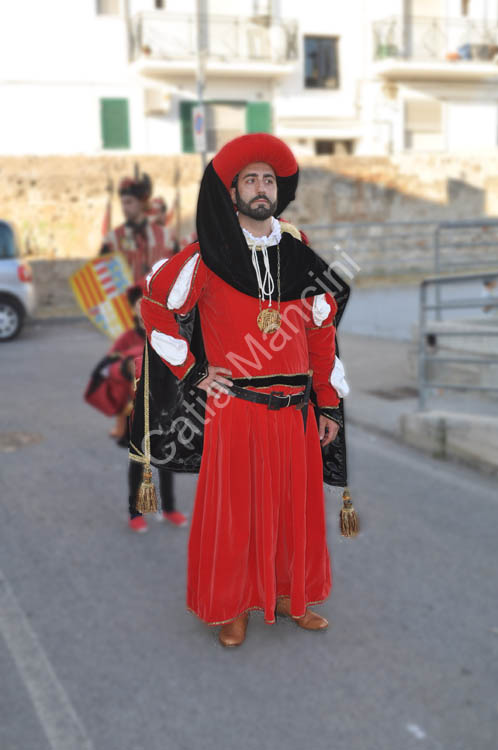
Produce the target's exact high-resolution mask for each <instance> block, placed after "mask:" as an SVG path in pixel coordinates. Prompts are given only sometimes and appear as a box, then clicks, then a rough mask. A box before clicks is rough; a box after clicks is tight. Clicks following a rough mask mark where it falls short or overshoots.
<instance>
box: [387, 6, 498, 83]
mask: <svg viewBox="0 0 498 750" xmlns="http://www.w3.org/2000/svg"><path fill="white" fill-rule="evenodd" d="M373 35H374V60H375V71H376V73H377V74H378V75H380V76H381V77H383V78H386V79H389V80H392V81H403V80H414V79H417V80H444V81H452V80H453V81H460V82H462V81H479V80H489V79H494V78H497V77H498V24H497V23H496V22H495V23H493V22H489V21H476V20H473V19H469V18H464V19H448V18H407V19H405V20H402V19H400V18H390V19H387V20H383V21H378V22H376V23H374V25H373Z"/></svg>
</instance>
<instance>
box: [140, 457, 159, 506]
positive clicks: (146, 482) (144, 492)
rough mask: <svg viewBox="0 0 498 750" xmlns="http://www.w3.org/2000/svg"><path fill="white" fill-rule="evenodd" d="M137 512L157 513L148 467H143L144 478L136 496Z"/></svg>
mask: <svg viewBox="0 0 498 750" xmlns="http://www.w3.org/2000/svg"><path fill="white" fill-rule="evenodd" d="M137 511H138V512H139V513H157V495H156V488H155V487H154V482H153V481H152V470H151V468H150V466H145V467H144V477H143V480H142V484H141V485H140V489H139V490H138V495H137Z"/></svg>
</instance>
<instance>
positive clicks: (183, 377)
mask: <svg viewBox="0 0 498 750" xmlns="http://www.w3.org/2000/svg"><path fill="white" fill-rule="evenodd" d="M187 357H188V354H187ZM195 364H196V363H195V362H194V363H193V364H192V365H190V367H189V368H188V370H187V372H186V373H185V375H182V377H181V378H179V381H180V383H181V382H182V380H185V378H186V377H187V375H188V374H189V372H190V370H191V369H192V367H195Z"/></svg>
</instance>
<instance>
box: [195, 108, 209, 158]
mask: <svg viewBox="0 0 498 750" xmlns="http://www.w3.org/2000/svg"><path fill="white" fill-rule="evenodd" d="M192 130H193V132H194V148H195V150H196V152H197V153H198V154H199V153H201V154H202V153H205V152H206V151H207V142H206V110H205V107H204V105H203V104H199V105H196V106H195V107H193V108H192Z"/></svg>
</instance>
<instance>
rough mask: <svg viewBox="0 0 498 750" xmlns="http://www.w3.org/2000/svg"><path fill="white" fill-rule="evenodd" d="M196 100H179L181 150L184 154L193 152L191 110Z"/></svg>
mask: <svg viewBox="0 0 498 750" xmlns="http://www.w3.org/2000/svg"><path fill="white" fill-rule="evenodd" d="M196 104H197V102H191V101H189V102H180V121H181V128H182V151H183V153H184V154H193V153H194V131H193V128H192V110H193V108H194V107H195V106H196Z"/></svg>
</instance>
